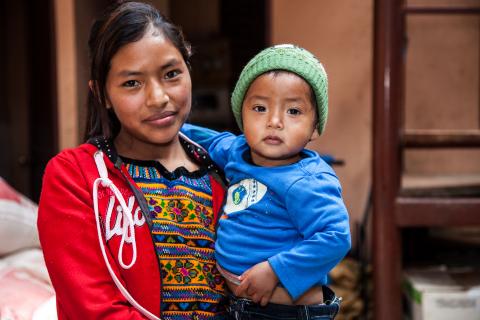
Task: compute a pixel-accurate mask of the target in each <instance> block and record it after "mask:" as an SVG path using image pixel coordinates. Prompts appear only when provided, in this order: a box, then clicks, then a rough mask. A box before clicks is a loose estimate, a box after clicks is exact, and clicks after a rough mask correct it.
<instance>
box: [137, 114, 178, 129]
mask: <svg viewBox="0 0 480 320" xmlns="http://www.w3.org/2000/svg"><path fill="white" fill-rule="evenodd" d="M176 114H177V113H176V112H174V111H164V112H162V113H158V114H154V115H151V116H150V117H148V118H146V119H145V120H144V122H147V123H148V124H153V125H157V126H166V125H170V124H171V123H172V122H174V120H175V116H176Z"/></svg>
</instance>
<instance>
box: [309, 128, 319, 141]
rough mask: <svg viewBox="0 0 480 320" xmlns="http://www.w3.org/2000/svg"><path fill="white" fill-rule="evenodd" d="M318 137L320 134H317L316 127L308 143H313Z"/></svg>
mask: <svg viewBox="0 0 480 320" xmlns="http://www.w3.org/2000/svg"><path fill="white" fill-rule="evenodd" d="M318 137H320V134H319V133H318V130H317V127H315V130H313V133H312V136H311V137H310V141H313V140H315V139H317V138H318Z"/></svg>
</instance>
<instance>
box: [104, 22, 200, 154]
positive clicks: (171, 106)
mask: <svg viewBox="0 0 480 320" xmlns="http://www.w3.org/2000/svg"><path fill="white" fill-rule="evenodd" d="M110 64H111V66H110V71H109V73H108V76H107V82H106V92H107V103H108V106H107V108H112V109H113V111H114V112H115V114H116V116H117V118H118V120H119V121H120V124H121V129H120V132H119V134H118V136H117V137H116V139H117V141H122V142H123V143H127V144H128V145H129V146H131V147H133V148H135V150H137V151H138V153H139V154H144V153H145V151H146V152H147V153H148V150H151V148H152V147H153V148H156V147H158V146H159V145H169V144H171V143H172V142H174V141H175V139H177V135H178V131H179V130H180V127H181V126H182V125H183V123H184V122H185V120H186V118H187V116H188V114H189V113H190V108H191V91H192V83H191V79H190V73H189V71H188V68H187V65H186V64H185V61H184V60H183V57H182V55H181V53H180V52H179V51H178V49H177V48H176V47H175V46H174V45H173V44H172V42H171V41H170V40H169V39H168V38H167V37H166V36H164V35H163V34H162V33H161V32H159V31H158V30H156V29H152V28H150V29H149V30H148V31H147V32H146V33H145V35H144V36H143V38H141V39H140V40H139V41H136V42H132V43H129V44H127V45H125V46H123V47H121V48H120V49H119V50H118V52H117V53H116V54H115V55H114V56H113V58H112V60H111V62H110Z"/></svg>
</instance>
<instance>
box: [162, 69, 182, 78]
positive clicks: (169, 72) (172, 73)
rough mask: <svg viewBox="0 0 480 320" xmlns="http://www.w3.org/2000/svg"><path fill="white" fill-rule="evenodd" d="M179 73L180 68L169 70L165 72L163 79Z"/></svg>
mask: <svg viewBox="0 0 480 320" xmlns="http://www.w3.org/2000/svg"><path fill="white" fill-rule="evenodd" d="M179 74H180V70H171V71H168V72H167V73H166V74H165V79H173V78H175V77H176V76H178V75H179Z"/></svg>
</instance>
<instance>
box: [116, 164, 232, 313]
mask: <svg viewBox="0 0 480 320" xmlns="http://www.w3.org/2000/svg"><path fill="white" fill-rule="evenodd" d="M123 160H124V162H125V164H126V167H127V170H128V172H129V173H130V175H131V176H132V178H133V180H134V181H135V182H136V184H137V185H138V186H139V187H140V189H141V190H142V191H143V193H144V195H145V198H146V200H147V203H148V205H149V209H150V217H151V219H152V222H153V223H152V238H153V241H154V245H155V248H156V251H157V255H158V258H159V262H160V269H161V275H162V315H163V319H166V320H167V319H172V320H179V319H216V318H218V319H223V308H222V307H221V306H219V304H218V301H219V300H220V299H221V298H222V296H223V295H224V280H223V278H222V277H221V276H220V274H219V272H218V270H217V268H216V267H215V256H214V248H215V223H214V215H213V210H212V196H211V194H212V190H211V185H210V179H209V177H208V175H207V172H206V171H205V170H203V169H199V170H197V171H195V172H188V171H187V170H186V169H185V168H183V167H180V168H177V169H176V170H175V171H173V172H169V171H168V170H167V169H165V168H164V167H163V166H162V165H161V164H160V163H158V162H155V161H138V160H131V159H126V158H123ZM145 272H148V271H145Z"/></svg>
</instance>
